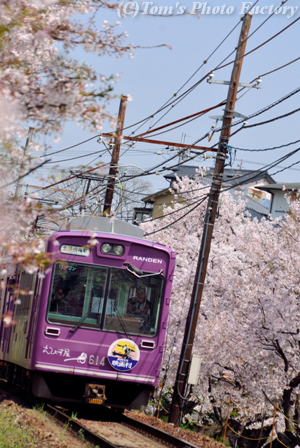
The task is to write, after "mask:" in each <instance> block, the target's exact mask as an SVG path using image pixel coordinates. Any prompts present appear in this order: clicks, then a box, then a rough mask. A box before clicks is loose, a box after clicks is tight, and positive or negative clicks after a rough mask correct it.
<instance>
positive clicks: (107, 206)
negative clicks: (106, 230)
mask: <svg viewBox="0 0 300 448" xmlns="http://www.w3.org/2000/svg"><path fill="white" fill-rule="evenodd" d="M127 101H128V97H127V96H123V95H122V96H121V101H120V107H119V113H118V123H117V129H116V133H115V138H114V143H113V150H112V156H111V162H110V169H109V174H108V181H107V187H106V193H105V199H104V206H103V216H109V215H110V214H111V204H112V200H113V195H114V187H115V180H116V174H117V171H118V163H119V156H120V148H121V138H122V134H123V127H124V120H125V111H126V105H127Z"/></svg>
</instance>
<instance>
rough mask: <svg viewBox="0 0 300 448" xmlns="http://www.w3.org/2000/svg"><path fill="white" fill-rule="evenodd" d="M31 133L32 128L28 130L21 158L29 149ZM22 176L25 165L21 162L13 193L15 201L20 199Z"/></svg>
mask: <svg viewBox="0 0 300 448" xmlns="http://www.w3.org/2000/svg"><path fill="white" fill-rule="evenodd" d="M33 132H34V128H29V130H28V135H27V139H26V143H25V147H24V152H23V157H25V155H26V152H27V150H28V148H29V145H30V142H31V139H32V134H33ZM24 174H25V163H24V162H21V166H20V171H19V179H18V181H17V186H16V191H15V199H20V196H21V191H22V186H23V183H24V177H22V176H23V175H24Z"/></svg>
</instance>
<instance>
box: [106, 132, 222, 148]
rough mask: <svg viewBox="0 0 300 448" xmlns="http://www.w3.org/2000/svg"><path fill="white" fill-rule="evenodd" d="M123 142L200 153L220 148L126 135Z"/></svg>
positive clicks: (108, 134)
mask: <svg viewBox="0 0 300 448" xmlns="http://www.w3.org/2000/svg"><path fill="white" fill-rule="evenodd" d="M101 135H102V136H103V137H111V138H114V137H115V134H113V133H111V134H110V133H104V134H101ZM122 137H123V140H130V141H134V142H142V143H152V144H153V145H164V146H174V147H176V148H183V149H184V148H186V149H198V150H200V151H214V152H217V151H218V148H208V147H206V146H196V145H188V144H186V143H175V142H165V141H162V140H152V139H150V138H141V137H138V136H137V137H127V136H125V135H123V136H122Z"/></svg>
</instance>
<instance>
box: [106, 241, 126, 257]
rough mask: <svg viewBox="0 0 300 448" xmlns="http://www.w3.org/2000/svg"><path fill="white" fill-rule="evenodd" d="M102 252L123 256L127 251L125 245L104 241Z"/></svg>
mask: <svg viewBox="0 0 300 448" xmlns="http://www.w3.org/2000/svg"><path fill="white" fill-rule="evenodd" d="M101 252H102V253H103V254H106V255H117V256H118V257H121V256H122V255H123V254H124V252H125V247H124V246H122V245H121V244H110V243H103V244H102V245H101Z"/></svg>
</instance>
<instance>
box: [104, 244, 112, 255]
mask: <svg viewBox="0 0 300 448" xmlns="http://www.w3.org/2000/svg"><path fill="white" fill-rule="evenodd" d="M111 250H112V246H111V245H110V244H108V243H104V244H102V246H101V252H103V253H104V254H109V253H111Z"/></svg>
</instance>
